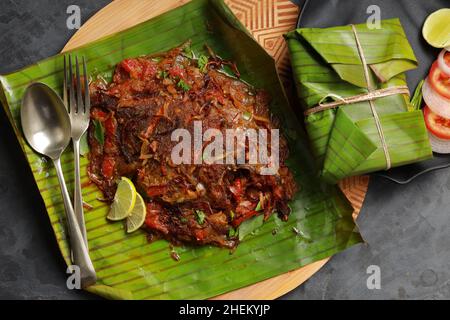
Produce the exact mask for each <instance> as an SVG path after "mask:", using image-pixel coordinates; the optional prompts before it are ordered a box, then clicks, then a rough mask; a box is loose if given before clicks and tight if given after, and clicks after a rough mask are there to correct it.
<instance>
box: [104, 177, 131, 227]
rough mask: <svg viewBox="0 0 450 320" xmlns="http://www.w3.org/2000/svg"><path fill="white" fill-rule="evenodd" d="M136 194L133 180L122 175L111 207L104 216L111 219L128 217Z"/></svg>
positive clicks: (116, 219) (117, 219)
mask: <svg viewBox="0 0 450 320" xmlns="http://www.w3.org/2000/svg"><path fill="white" fill-rule="evenodd" d="M136 194H137V192H136V189H135V188H134V184H133V182H132V181H131V180H130V179H128V178H125V177H122V179H121V180H120V182H119V185H118V186H117V191H116V194H115V196H114V201H113V203H112V205H111V209H110V210H109V213H108V215H107V216H106V217H107V218H108V219H109V220H112V221H119V220H123V219H125V218H126V217H128V216H129V215H130V213H131V210H132V209H133V207H134V204H135V202H136Z"/></svg>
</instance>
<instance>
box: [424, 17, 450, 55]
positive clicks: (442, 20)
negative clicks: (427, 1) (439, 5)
mask: <svg viewBox="0 0 450 320" xmlns="http://www.w3.org/2000/svg"><path fill="white" fill-rule="evenodd" d="M422 35H423V37H424V38H425V40H426V41H427V42H428V44H430V45H431V46H433V47H435V48H445V47H448V46H450V9H440V10H437V11H435V12H433V13H432V14H430V15H429V16H428V18H427V19H426V20H425V23H424V24H423V28H422Z"/></svg>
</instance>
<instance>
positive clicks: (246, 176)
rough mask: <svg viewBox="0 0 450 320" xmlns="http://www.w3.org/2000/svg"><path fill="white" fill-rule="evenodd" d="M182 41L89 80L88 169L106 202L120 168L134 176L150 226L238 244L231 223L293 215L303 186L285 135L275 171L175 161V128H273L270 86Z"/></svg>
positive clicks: (169, 235)
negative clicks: (198, 54)
mask: <svg viewBox="0 0 450 320" xmlns="http://www.w3.org/2000/svg"><path fill="white" fill-rule="evenodd" d="M184 49H185V46H181V47H178V48H175V49H172V50H170V51H168V52H166V53H162V54H159V55H155V56H146V57H138V58H134V59H125V60H124V61H122V62H121V63H119V64H118V65H117V67H116V70H115V73H114V77H113V81H112V83H110V84H106V83H104V82H102V81H100V80H97V81H93V82H92V83H91V85H90V92H91V100H92V108H91V124H90V127H89V134H88V141H89V145H90V150H91V151H90V155H89V158H90V164H89V167H88V174H89V177H90V179H91V180H92V181H93V182H94V183H95V184H96V185H97V186H98V187H99V188H100V189H101V190H102V191H103V194H104V197H105V199H106V200H107V201H112V199H113V197H114V193H115V190H116V181H117V180H118V179H119V178H120V177H121V176H127V177H129V178H130V179H132V180H133V181H134V182H135V184H136V187H137V190H138V191H139V192H140V194H141V195H142V196H143V197H144V199H145V201H146V203H147V217H146V221H145V228H146V230H148V231H149V232H150V233H151V234H152V235H155V236H157V237H162V238H165V239H168V240H169V241H171V242H173V243H175V244H180V243H190V244H197V245H204V244H213V245H217V246H224V247H230V248H232V247H235V246H236V245H237V243H238V239H237V238H236V236H234V235H233V233H232V232H231V233H230V229H233V228H236V227H238V226H239V225H240V224H241V223H242V222H243V221H245V220H247V219H249V218H251V217H253V216H255V215H259V214H264V216H265V217H266V218H268V217H269V216H270V215H271V214H272V212H274V211H276V212H278V214H279V215H280V217H282V218H283V219H287V217H288V215H289V213H290V210H289V207H288V205H287V202H288V201H289V200H290V199H291V198H292V197H293V195H294V193H295V192H296V185H295V182H294V180H293V177H292V174H291V173H290V171H289V169H288V168H287V167H286V166H285V164H284V161H285V160H286V158H287V156H288V148H287V144H286V142H285V140H284V139H283V137H280V148H279V149H280V153H279V154H280V167H279V170H278V174H276V175H261V174H259V169H260V165H250V164H245V165H228V164H211V165H208V164H205V163H203V164H180V165H175V164H173V162H172V160H171V152H172V149H173V147H174V146H175V145H176V144H177V143H178V142H174V141H171V134H172V132H173V130H175V129H177V128H184V129H187V130H188V131H189V132H190V133H191V134H192V135H191V136H193V123H194V121H196V120H198V121H202V125H203V131H205V130H206V129H208V128H215V129H218V130H220V131H221V132H222V133H223V134H224V135H225V129H232V128H254V129H259V128H265V129H268V130H270V129H273V128H275V124H274V121H273V120H272V119H271V117H270V114H269V110H268V105H269V102H270V98H269V97H268V95H267V94H266V93H265V92H264V91H262V90H255V89H254V88H252V87H250V86H249V85H247V84H245V83H244V82H242V81H240V80H238V79H235V78H232V77H230V76H228V75H225V74H224V73H222V72H221V71H220V68H221V67H222V65H223V64H224V63H228V64H229V62H224V61H222V60H220V59H219V58H218V57H210V58H209V60H206V61H207V63H206V64H203V65H199V62H198V60H197V59H192V58H188V57H187V56H186V54H185V53H184ZM203 58H205V57H203ZM231 65H232V64H231ZM232 66H233V65H232ZM233 68H234V69H236V68H235V66H233ZM244 115H247V116H244ZM248 115H250V117H249V116H248ZM98 132H103V133H104V141H102V142H103V144H102V143H101V141H99V138H98V134H99V133H98ZM100 140H101V139H100ZM268 140H269V141H270V139H268ZM205 145H206V144H205V143H204V145H203V147H205ZM268 150H270V146H269V147H268ZM247 151H248V147H247ZM269 153H270V151H269ZM196 156H197V157H198V156H199V155H196V154H194V152H193V153H192V157H196ZM200 156H201V155H200Z"/></svg>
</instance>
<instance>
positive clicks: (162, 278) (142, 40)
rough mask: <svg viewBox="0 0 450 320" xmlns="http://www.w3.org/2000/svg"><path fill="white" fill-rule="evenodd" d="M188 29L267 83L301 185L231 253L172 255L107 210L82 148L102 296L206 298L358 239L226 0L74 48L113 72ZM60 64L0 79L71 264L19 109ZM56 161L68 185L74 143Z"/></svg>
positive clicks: (45, 169) (55, 80)
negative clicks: (282, 209) (284, 210)
mask: <svg viewBox="0 0 450 320" xmlns="http://www.w3.org/2000/svg"><path fill="white" fill-rule="evenodd" d="M188 39H191V40H192V48H193V50H195V51H196V52H204V53H206V52H205V49H204V45H205V44H206V43H207V44H208V45H209V46H210V47H211V48H212V49H213V50H214V51H215V52H216V53H218V54H219V55H221V56H222V57H223V58H226V59H230V60H232V61H235V62H236V63H237V65H238V66H239V68H240V71H241V74H242V78H243V79H244V80H245V81H247V82H249V83H251V84H253V85H255V86H256V87H259V88H265V89H266V90H268V92H269V93H270V95H271V96H272V97H273V100H272V103H271V110H272V112H273V113H274V114H276V115H277V116H278V117H279V118H280V120H281V123H282V125H281V127H282V128H284V134H285V136H286V137H287V139H288V141H289V143H290V150H291V156H290V158H289V161H288V165H289V166H290V168H291V170H292V171H293V173H294V175H295V178H296V181H297V183H298V185H299V187H300V189H301V190H300V191H299V192H298V193H297V194H296V196H295V199H293V201H292V202H291V203H290V206H291V208H292V214H291V216H290V218H289V221H288V222H282V221H280V220H279V219H278V218H277V217H275V216H273V217H271V218H270V219H269V220H268V221H267V222H266V223H265V224H264V225H263V226H262V227H261V228H259V229H258V230H256V231H255V232H253V233H252V234H250V235H247V236H246V237H245V239H244V240H243V242H242V243H241V244H240V245H239V246H238V247H237V249H236V250H235V251H234V252H232V253H230V252H229V250H226V249H222V248H217V247H210V246H207V247H189V246H185V247H175V248H174V249H173V250H175V251H176V252H177V253H178V255H179V256H180V261H175V260H174V259H172V258H171V250H172V249H170V246H169V243H168V242H166V241H164V240H159V241H156V242H152V243H149V242H148V240H147V237H146V234H145V232H143V231H140V230H139V231H137V232H136V233H133V234H130V235H128V234H126V232H125V229H124V226H123V224H122V223H120V222H119V223H111V222H108V221H107V220H106V214H107V210H108V207H107V206H106V205H105V204H104V203H102V202H101V201H99V198H101V197H102V195H101V192H99V190H98V189H97V188H96V187H95V185H93V184H90V183H89V181H88V177H87V174H86V164H87V159H86V158H82V160H81V166H82V169H81V170H82V173H83V174H82V186H83V197H84V200H85V201H86V202H87V203H88V204H90V205H91V206H92V207H93V209H92V210H86V212H85V215H86V227H87V234H88V241H89V247H90V254H91V258H92V260H93V263H94V266H95V268H96V271H97V275H98V281H97V284H96V285H94V286H91V287H89V288H87V290H89V291H91V292H94V293H96V294H99V295H102V296H104V297H107V298H114V299H203V298H210V297H213V296H216V295H219V294H222V293H225V292H228V291H231V290H235V289H238V288H241V287H244V286H247V285H250V284H253V283H256V282H258V281H261V280H264V279H267V278H270V277H273V276H276V275H279V274H282V273H285V272H287V271H290V270H293V269H296V268H299V267H301V266H304V265H306V264H309V263H312V262H314V261H317V260H320V259H323V258H326V257H329V256H331V255H333V254H335V253H336V252H339V251H341V250H344V249H345V248H348V247H349V246H351V245H354V244H356V243H358V242H361V241H362V239H361V236H360V234H359V232H358V230H357V228H356V226H355V224H354V222H353V219H352V211H353V209H352V208H351V206H350V205H349V203H348V201H347V199H346V198H345V197H344V196H343V194H342V193H341V192H340V191H339V189H338V188H337V187H335V186H330V185H327V184H324V183H320V182H319V181H318V179H317V178H316V173H315V172H316V171H317V169H316V167H315V164H314V159H313V157H312V156H311V154H310V150H309V149H308V147H307V145H308V143H307V138H306V134H305V133H304V131H302V129H301V125H300V124H299V122H298V121H297V120H296V116H295V114H294V113H293V111H292V110H291V109H290V106H289V105H288V102H287V100H286V96H285V94H284V91H283V88H282V86H281V84H280V80H279V78H278V75H277V73H276V69H275V63H274V60H273V59H272V58H271V57H270V56H269V55H268V54H267V53H266V52H265V51H264V50H263V48H262V47H260V46H259V44H258V43H257V42H256V41H255V40H254V39H253V38H252V37H251V36H250V35H249V34H248V33H247V31H246V30H245V28H244V27H243V26H242V25H241V23H240V22H239V21H238V20H237V19H236V17H235V16H234V15H233V14H232V12H231V11H230V10H229V9H228V7H227V6H226V5H225V4H224V3H223V2H222V1H208V0H196V1H192V2H190V3H189V4H187V5H184V6H182V7H179V8H177V9H175V10H173V11H170V12H168V13H166V14H163V15H161V16H158V17H156V18H154V19H151V20H148V21H146V22H144V23H142V24H140V25H138V26H136V27H133V28H131V29H128V30H126V31H124V32H120V33H117V34H114V35H112V36H109V37H106V38H104V39H101V40H99V41H96V42H93V43H91V44H89V45H86V46H84V47H81V48H78V49H76V50H74V51H73V53H76V54H78V55H84V56H86V58H87V60H88V69H89V70H91V71H92V72H95V73H97V74H100V75H102V76H104V77H105V78H107V79H110V78H111V75H112V72H113V69H114V66H115V64H116V63H118V62H119V61H121V60H122V59H124V58H126V57H132V56H138V55H142V54H151V53H155V52H161V51H165V50H168V49H170V48H173V47H175V46H177V45H179V44H180V43H182V42H184V41H186V40H188ZM62 67H63V59H62V55H57V56H54V57H51V58H49V59H46V60H44V61H41V62H38V63H37V64H34V65H32V66H30V67H27V68H25V69H23V70H20V71H18V72H15V73H12V74H8V75H4V76H1V77H0V80H1V84H2V89H3V90H2V92H1V94H2V103H3V105H4V107H5V110H6V111H7V113H8V114H9V116H10V119H11V122H12V124H13V126H14V128H15V130H16V134H17V138H18V140H19V142H20V144H21V146H22V148H23V151H24V153H25V155H26V157H27V160H28V162H29V164H30V167H31V170H32V173H33V175H34V178H35V180H36V184H37V186H38V188H39V191H40V193H41V195H42V198H43V201H44V203H45V206H46V208H47V212H48V216H49V218H50V222H51V225H52V227H53V230H54V233H55V236H56V239H57V241H58V244H59V247H60V250H61V253H62V255H63V256H64V259H65V261H66V263H68V264H70V258H69V244H68V241H67V232H66V230H65V224H66V223H65V214H64V206H63V202H62V198H61V196H60V193H59V190H58V187H57V185H58V182H57V178H56V174H55V170H54V169H53V167H52V166H51V165H50V164H49V162H48V161H47V160H46V159H45V158H43V157H42V156H40V155H38V154H36V153H35V152H33V151H32V150H31V149H30V147H29V146H28V145H27V144H26V142H25V141H24V138H23V136H22V133H21V130H20V118H19V114H20V104H21V98H22V95H23V93H24V90H25V88H26V87H27V85H28V84H30V83H31V82H34V81H40V82H44V83H46V84H48V85H49V86H51V87H52V88H54V89H55V90H57V92H59V93H60V94H61V92H62V88H61V86H62V83H63V71H62ZM62 163H63V171H64V174H65V177H66V181H67V182H68V183H69V190H72V188H73V180H74V177H73V158H72V152H71V150H67V151H66V152H65V153H64V154H63V159H62ZM294 227H295V229H294ZM274 229H276V230H277V232H273V230H274ZM295 230H298V231H300V232H294V231H295Z"/></svg>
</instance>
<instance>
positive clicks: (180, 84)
mask: <svg viewBox="0 0 450 320" xmlns="http://www.w3.org/2000/svg"><path fill="white" fill-rule="evenodd" d="M177 86H178V87H179V88H181V89H183V90H184V91H189V90H190V89H191V87H190V86H189V85H188V84H187V83H186V82H184V81H183V80H182V79H180V81H178V84H177Z"/></svg>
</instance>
